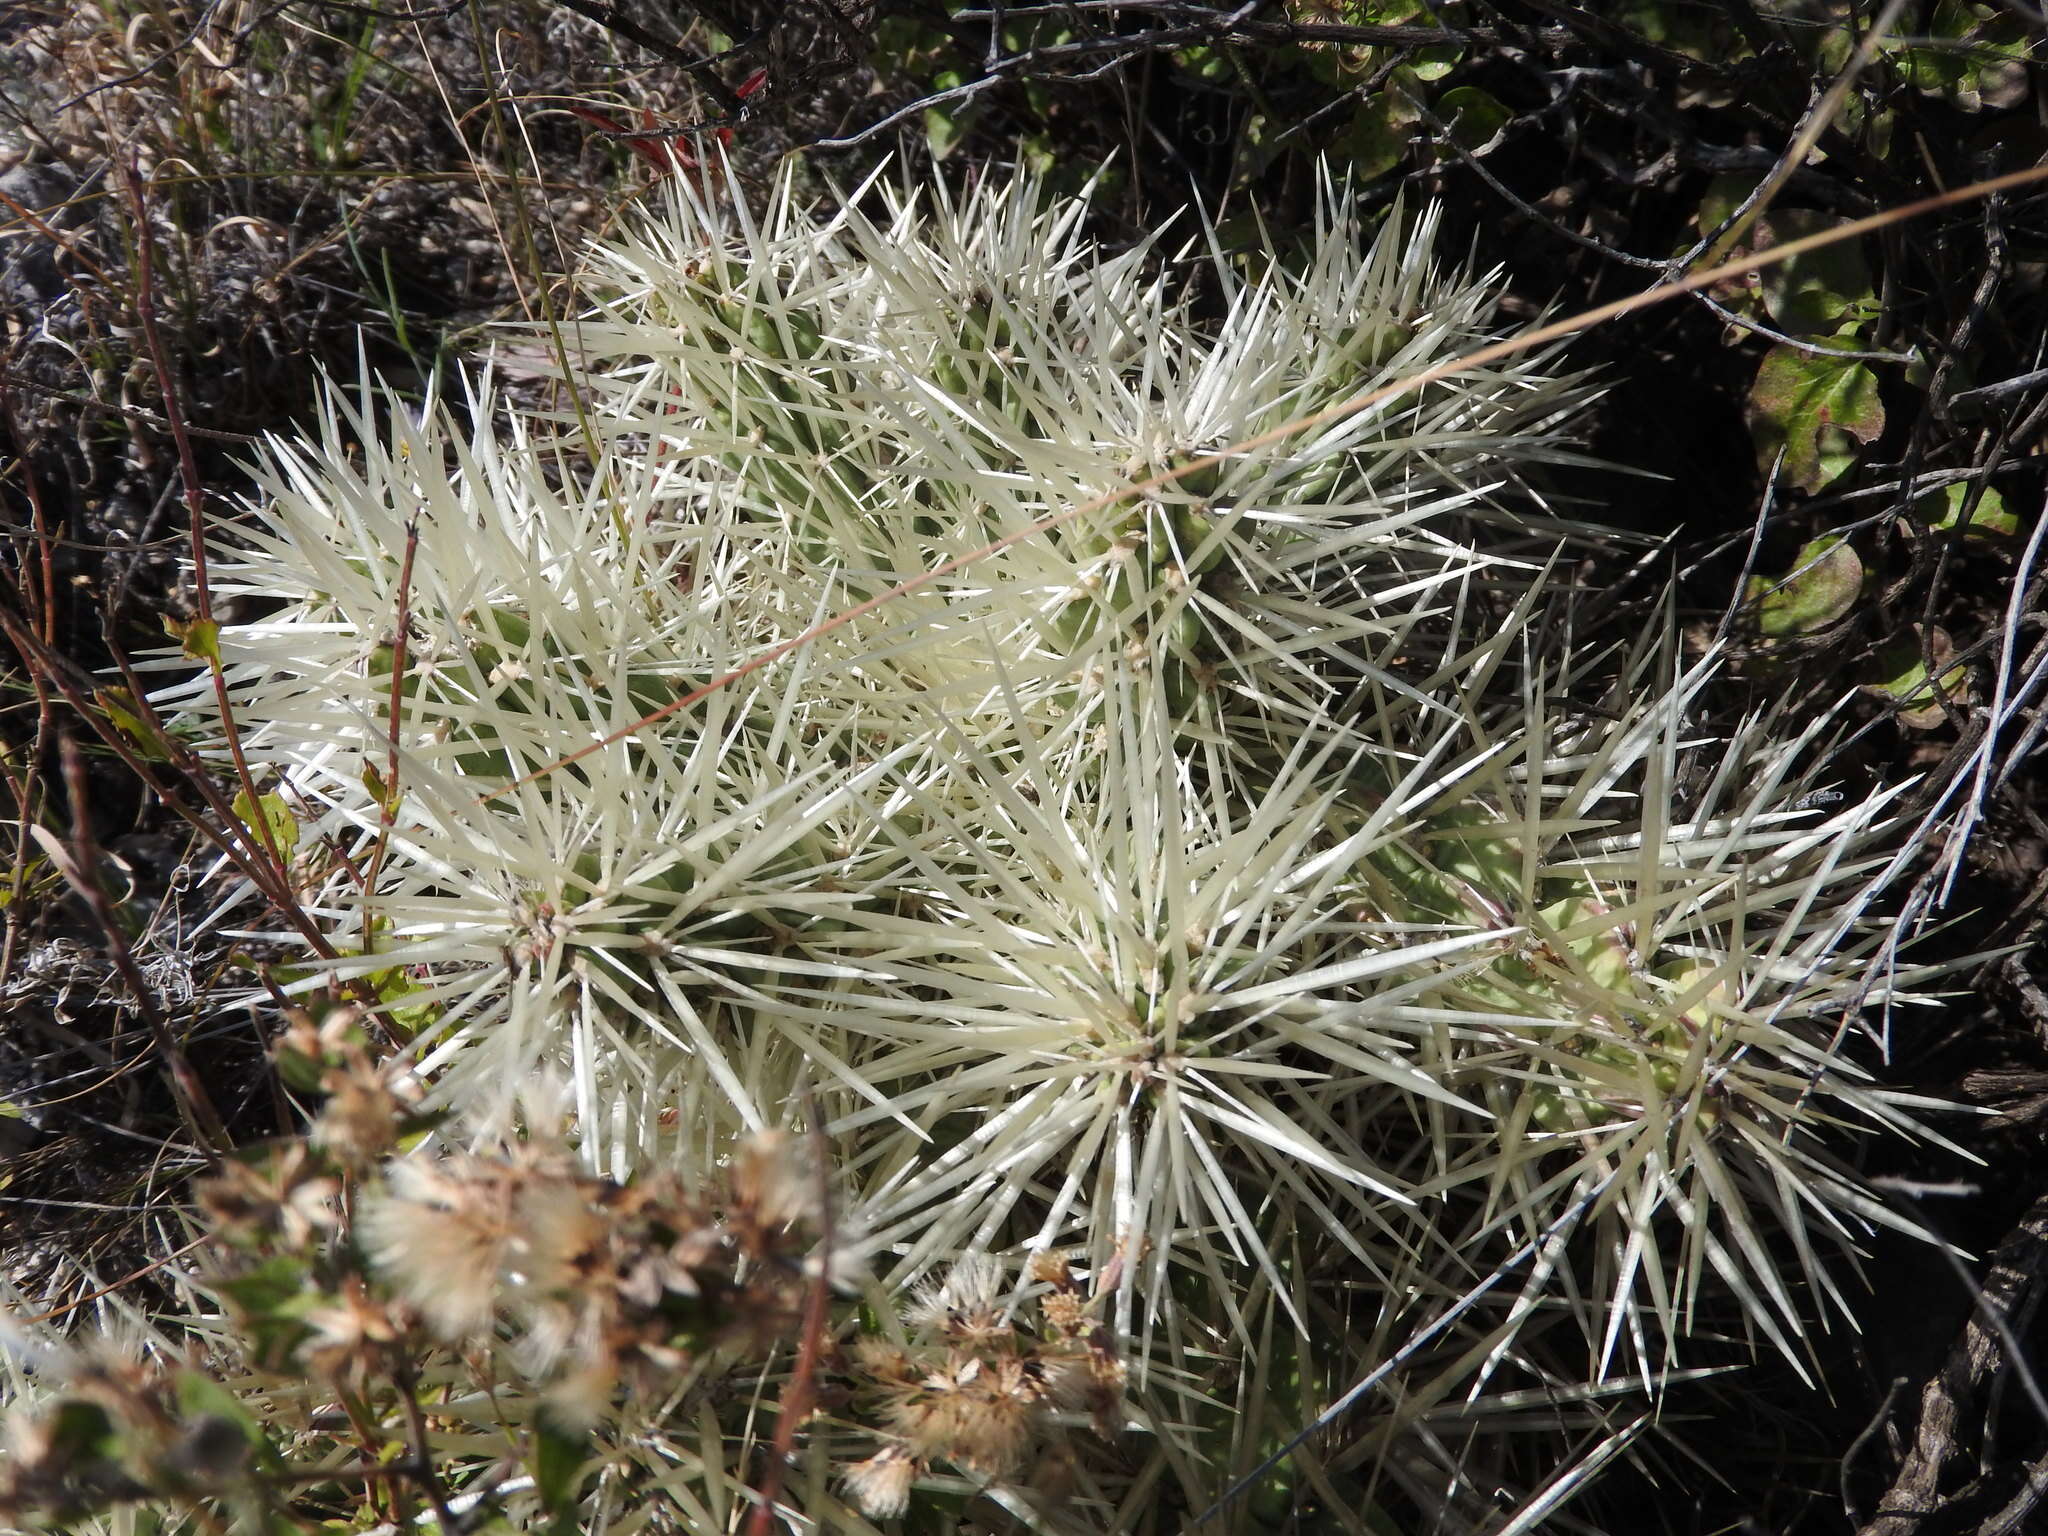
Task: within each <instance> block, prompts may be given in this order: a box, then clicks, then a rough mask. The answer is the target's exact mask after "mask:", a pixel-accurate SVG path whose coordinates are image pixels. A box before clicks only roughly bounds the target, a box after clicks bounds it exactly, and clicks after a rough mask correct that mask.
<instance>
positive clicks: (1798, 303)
mask: <svg viewBox="0 0 2048 1536" xmlns="http://www.w3.org/2000/svg"><path fill="white" fill-rule="evenodd" d="M1848 222H1849V221H1848V220H1847V219H1844V218H1840V217H1837V216H1836V215H1834V214H1832V213H1819V212H1816V211H1814V210H1813V209H1809V208H1774V209H1772V210H1771V212H1770V214H1769V216H1768V217H1766V218H1765V219H1763V220H1762V221H1761V222H1760V225H1759V232H1760V233H1761V234H1762V235H1764V236H1766V237H1767V239H1765V240H1763V241H1760V242H1759V248H1762V249H1767V248H1768V247H1769V246H1772V245H1789V244H1791V243H1792V242H1793V241H1794V240H1802V239H1804V238H1805V237H1806V236H1808V235H1817V234H1822V233H1824V232H1826V231H1828V230H1831V229H1840V228H1841V227H1842V226H1843V225H1844V224H1847V223H1848ZM1759 278H1760V282H1761V288H1762V292H1763V299H1764V307H1765V308H1767V309H1768V310H1769V311H1770V312H1771V318H1772V319H1773V320H1775V321H1776V322H1777V324H1778V328H1779V329H1780V330H1783V331H1789V332H1791V333H1792V334H1793V335H1795V336H1813V335H1824V334H1827V333H1829V332H1832V331H1834V330H1835V329H1836V328H1837V326H1838V324H1839V323H1840V322H1841V321H1842V319H1843V318H1844V317H1845V316H1848V315H1850V313H1851V311H1852V310H1859V309H1864V308H1869V307H1872V306H1874V305H1875V304H1876V302H1877V297H1876V294H1875V293H1874V292H1873V291H1872V289H1871V286H1870V268H1869V267H1868V266H1867V265H1866V264H1865V262H1864V260H1863V252H1862V250H1861V248H1860V247H1859V246H1858V244H1857V242H1855V241H1853V240H1838V241H1836V242H1835V243H1834V244H1833V245H1826V246H1822V247H1821V248H1820V249H1819V250H1817V251H1808V252H1806V253H1805V254H1804V255H1802V256H1794V257H1792V258H1791V259H1790V260H1789V261H1781V262H1779V263H1778V264H1777V265H1776V266H1772V267H1766V268H1764V269H1763V271H1762V272H1761V273H1760V274H1759Z"/></svg>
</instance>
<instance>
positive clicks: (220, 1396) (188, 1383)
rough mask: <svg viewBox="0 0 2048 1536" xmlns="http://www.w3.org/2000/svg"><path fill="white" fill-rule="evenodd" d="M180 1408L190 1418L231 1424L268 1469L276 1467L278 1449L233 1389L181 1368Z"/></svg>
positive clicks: (275, 1468)
mask: <svg viewBox="0 0 2048 1536" xmlns="http://www.w3.org/2000/svg"><path fill="white" fill-rule="evenodd" d="M177 1387H178V1408H179V1411H180V1412H181V1413H183V1414H184V1416H185V1417H186V1418H188V1419H210V1420H214V1421H216V1422H219V1423H223V1424H228V1425H232V1426H233V1427H234V1428H235V1429H236V1430H237V1431H239V1432H240V1434H241V1436H242V1438H243V1439H244V1440H245V1441H247V1442H248V1446H249V1450H250V1452H251V1453H252V1454H253V1455H254V1456H255V1458H256V1460H257V1461H258V1462H259V1463H260V1464H261V1465H262V1466H263V1467H264V1469H265V1470H266V1471H276V1470H277V1469H278V1466H279V1462H278V1457H277V1453H276V1452H275V1451H274V1450H273V1449H272V1448H271V1444H270V1442H269V1440H267V1439H266V1438H264V1434H263V1426H262V1425H261V1424H259V1423H257V1422H256V1416H255V1415H254V1414H253V1413H251V1412H250V1411H249V1407H248V1405H247V1404H246V1403H244V1402H243V1401H242V1400H241V1399H240V1398H239V1397H236V1396H235V1394H234V1393H232V1392H230V1391H229V1390H228V1389H227V1388H226V1387H224V1386H222V1385H221V1384H220V1383H219V1382H217V1381H215V1380H213V1379H212V1378H211V1377H209V1376H206V1375H203V1374H202V1373H200V1372H198V1371H189V1370H188V1371H180V1372H179V1373H178V1377H177Z"/></svg>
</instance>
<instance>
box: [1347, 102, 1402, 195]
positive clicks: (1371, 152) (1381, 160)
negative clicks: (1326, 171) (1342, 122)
mask: <svg viewBox="0 0 2048 1536" xmlns="http://www.w3.org/2000/svg"><path fill="white" fill-rule="evenodd" d="M1330 147H1331V149H1332V151H1333V152H1334V153H1335V154H1336V155H1337V156H1339V157H1341V158H1343V159H1347V160H1349V161H1350V162H1351V171H1352V173H1353V174H1354V175H1355V176H1357V177H1358V179H1359V180H1360V181H1377V180H1378V179H1379V178H1380V177H1382V176H1384V175H1386V174H1387V172H1389V171H1391V170H1392V169H1393V168H1394V167H1395V166H1397V165H1399V164H1400V163H1401V156H1402V155H1404V154H1406V153H1407V150H1408V129H1407V126H1406V125H1405V124H1403V123H1402V122H1400V121H1399V120H1398V119H1397V117H1396V115H1395V108H1394V104H1393V102H1392V101H1391V100H1390V99H1389V98H1388V96H1387V94H1386V93H1385V92H1381V93H1379V94H1378V95H1375V96H1371V97H1368V98H1367V99H1366V100H1364V101H1361V102H1360V103H1359V104H1358V105H1357V106H1356V107H1354V108H1353V109H1352V112H1351V122H1350V125H1349V126H1348V127H1346V128H1345V130H1344V131H1343V132H1342V133H1341V134H1339V135H1338V136H1337V141H1336V143H1335V144H1333V145H1331V146H1330Z"/></svg>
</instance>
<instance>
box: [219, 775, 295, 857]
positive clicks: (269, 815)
mask: <svg viewBox="0 0 2048 1536" xmlns="http://www.w3.org/2000/svg"><path fill="white" fill-rule="evenodd" d="M234 811H235V815H236V817H237V818H239V819H240V821H241V823H242V825H243V826H245V827H247V828H248V829H249V830H250V831H251V832H254V833H257V835H258V840H259V841H260V840H261V834H262V831H263V830H266V829H267V830H268V831H269V833H270V844H271V846H272V847H273V848H275V849H276V850H277V854H278V857H279V858H282V859H289V858H290V857H291V856H292V851H293V850H294V849H295V848H297V847H298V846H299V819H298V817H296V816H294V815H293V814H292V808H291V807H290V806H289V805H287V804H285V801H284V797H283V796H282V795H258V796H257V797H256V799H255V800H254V801H251V800H250V799H249V792H248V791H247V790H246V789H244V790H240V791H238V792H237V793H236V795H235V799H234ZM259 814H260V815H261V816H262V818H263V821H262V823H261V826H260V827H259V825H258V823H257V820H256V818H257V816H258V815H259Z"/></svg>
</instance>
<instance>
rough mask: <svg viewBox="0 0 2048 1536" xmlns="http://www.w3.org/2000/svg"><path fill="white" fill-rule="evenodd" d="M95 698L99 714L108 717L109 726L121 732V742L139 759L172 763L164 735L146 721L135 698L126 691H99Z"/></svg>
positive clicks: (95, 691) (112, 689)
mask: <svg viewBox="0 0 2048 1536" xmlns="http://www.w3.org/2000/svg"><path fill="white" fill-rule="evenodd" d="M92 697H93V702H94V703H95V704H97V705H99V707H100V712H101V713H102V714H104V715H105V716H106V717H107V722H108V724H110V725H112V726H113V728H114V729H115V730H116V731H118V732H120V734H121V737H122V739H123V740H125V741H126V742H127V743H128V745H129V746H130V747H132V748H134V750H135V755H136V756H138V757H140V758H141V759H142V760H143V761H144V762H149V763H167V762H169V761H170V760H171V754H170V753H169V752H167V751H165V750H164V744H163V735H162V733H161V732H159V731H158V730H156V729H155V728H154V727H152V726H151V725H150V724H149V722H148V721H147V720H145V719H144V718H143V716H142V711H141V710H140V709H139V708H138V707H137V705H136V703H135V698H134V695H132V694H131V693H129V692H128V690H127V689H126V688H96V689H94V690H93V696H92Z"/></svg>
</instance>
